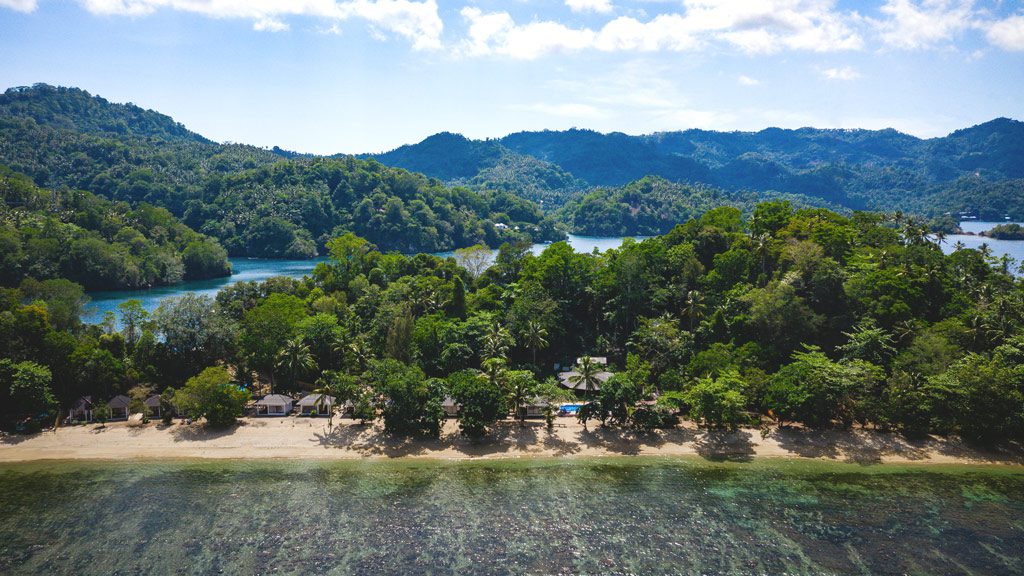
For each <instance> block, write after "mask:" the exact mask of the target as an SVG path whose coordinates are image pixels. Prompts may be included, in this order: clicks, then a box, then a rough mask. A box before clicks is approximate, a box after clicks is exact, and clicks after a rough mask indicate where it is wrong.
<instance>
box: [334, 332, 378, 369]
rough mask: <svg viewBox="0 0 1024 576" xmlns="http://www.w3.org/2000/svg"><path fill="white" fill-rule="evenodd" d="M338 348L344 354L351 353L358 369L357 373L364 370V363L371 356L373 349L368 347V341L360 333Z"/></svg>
mask: <svg viewBox="0 0 1024 576" xmlns="http://www.w3.org/2000/svg"><path fill="white" fill-rule="evenodd" d="M339 350H341V351H342V353H344V354H345V355H346V356H347V355H349V354H351V355H352V358H353V359H354V360H355V361H356V367H357V368H358V369H359V370H358V373H359V374H362V373H363V372H366V364H367V363H368V362H369V361H370V359H372V358H373V350H372V349H371V348H370V343H369V342H367V341H366V337H365V336H363V335H362V334H360V335H358V336H355V337H353V338H351V339H349V340H348V341H347V342H345V343H343V344H342V345H341V346H340V347H339Z"/></svg>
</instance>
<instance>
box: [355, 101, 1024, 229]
mask: <svg viewBox="0 0 1024 576" xmlns="http://www.w3.org/2000/svg"><path fill="white" fill-rule="evenodd" d="M446 151H450V152H451V153H450V154H446ZM373 157H374V158H376V159H377V160H379V161H380V162H382V163H384V164H387V165H391V166H396V167H403V168H407V169H411V170H416V171H418V172H422V173H424V174H426V175H428V176H432V177H435V178H439V179H442V180H451V179H454V178H462V179H467V178H468V179H469V180H468V181H472V178H473V177H472V176H468V175H469V174H473V173H474V171H476V173H478V174H479V173H480V172H482V171H484V170H487V169H489V168H490V167H491V166H493V165H494V164H496V163H497V162H499V161H500V160H501V159H504V158H509V157H516V158H528V159H534V160H535V161H537V162H541V163H544V164H545V166H546V167H547V168H548V169H549V170H552V171H554V170H560V171H561V172H564V173H565V174H566V175H568V176H569V177H571V178H573V179H575V180H578V181H580V182H582V186H583V187H584V188H585V187H608V186H613V187H618V186H623V185H625V184H627V183H630V182H634V181H637V180H639V179H641V178H643V177H644V176H658V177H661V178H664V179H666V180H670V181H674V182H685V183H693V184H705V185H709V186H715V187H719V188H723V189H725V190H731V191H738V190H751V191H769V190H771V191H778V192H784V193H792V194H802V195H806V196H810V197H816V198H821V199H822V200H824V201H826V202H831V203H836V204H839V205H843V206H846V207H849V208H855V209H862V208H870V209H896V208H901V209H916V210H923V211H927V212H942V211H949V210H951V209H954V208H955V209H957V210H966V211H974V212H986V213H995V212H1002V211H1006V210H1007V209H1012V210H1013V211H1014V212H1015V213H1018V214H1022V215H1024V206H1016V207H1014V206H1006V205H1004V204H999V205H998V206H986V205H985V204H984V203H983V202H981V203H975V204H974V205H971V203H970V202H960V201H959V200H958V201H956V202H952V203H949V202H948V199H947V204H948V205H947V206H945V207H943V206H932V205H930V203H929V199H931V198H933V197H937V196H941V197H943V198H946V197H948V196H949V193H948V192H949V190H950V189H953V190H955V189H956V188H957V187H958V185H956V184H955V183H956V182H957V181H958V180H960V179H962V178H980V179H982V180H984V181H985V182H989V183H992V182H1004V181H1013V180H1017V179H1021V178H1024V122H1020V121H1017V120H1012V119H1008V118H997V119H995V120H992V121H989V122H985V123H983V124H979V125H977V126H972V127H970V128H965V129H962V130H957V131H955V132H953V133H951V134H949V135H948V136H945V137H941V138H931V139H921V138H917V137H915V136H911V135H908V134H904V133H901V132H898V131H896V130H893V129H885V130H847V129H817V128H800V129H796V130H789V129H781V128H767V129H764V130H761V131H758V132H716V131H709V130H697V129H692V130H685V131H678V132H659V133H654V134H648V135H640V136H631V135H627V134H623V133H618V132H613V133H610V134H602V133H600V132H595V131H593V130H581V129H571V130H563V131H540V132H518V133H514V134H510V135H508V136H505V137H503V138H498V139H494V140H483V141H481V140H469V139H466V138H464V137H462V136H460V135H457V134H451V133H445V134H443V137H442V135H435V136H432V137H429V138H427V139H425V140H424V141H423V142H420V143H419V144H413V145H406V146H402V147H399V148H397V149H395V150H392V151H390V152H385V153H383V154H377V155H373ZM434 158H443V159H444V160H443V164H442V163H432V161H431V159H434ZM1015 186H1017V185H1016V184H1015ZM960 187H962V186H960ZM943 193H945V194H943ZM567 199H568V198H565V200H567ZM954 205H955V206H954Z"/></svg>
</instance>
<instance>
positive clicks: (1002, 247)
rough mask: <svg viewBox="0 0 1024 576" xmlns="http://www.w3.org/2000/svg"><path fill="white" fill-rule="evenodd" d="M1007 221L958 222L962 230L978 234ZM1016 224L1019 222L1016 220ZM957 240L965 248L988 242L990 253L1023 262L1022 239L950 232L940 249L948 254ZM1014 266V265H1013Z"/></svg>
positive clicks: (1023, 247) (977, 246)
mask: <svg viewBox="0 0 1024 576" xmlns="http://www.w3.org/2000/svg"><path fill="white" fill-rule="evenodd" d="M1006 223H1007V222H977V221H970V220H967V221H964V222H961V223H960V228H961V229H962V230H963V231H964V232H973V233H974V234H978V233H980V232H987V231H989V230H991V229H992V228H993V227H995V226H996V225H997V224H1006ZM1017 224H1021V223H1020V222H1017ZM957 241H959V242H961V243H963V245H964V246H966V247H967V248H974V249H977V248H980V247H981V245H982V244H988V247H989V248H991V249H992V255H993V256H996V257H1000V256H1002V255H1003V254H1006V255H1009V256H1010V257H1011V258H1013V259H1014V260H1015V261H1016V262H1017V263H1018V264H1020V263H1022V262H1024V241H1022V240H996V239H995V238H986V237H984V236H973V235H970V234H950V235H949V236H946V242H945V243H944V244H943V245H942V251H943V252H945V253H946V254H949V253H950V252H952V251H953V250H954V249H955V246H956V243H957ZM1014 268H1016V267H1014Z"/></svg>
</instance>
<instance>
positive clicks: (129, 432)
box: [0, 417, 1024, 467]
mask: <svg viewBox="0 0 1024 576" xmlns="http://www.w3.org/2000/svg"><path fill="white" fill-rule="evenodd" d="M636 456H640V457H647V456H653V457H659V456H661V457H678V456H682V457H696V458H702V459H705V460H710V461H734V462H751V461H755V460H757V461H761V460H775V459H782V460H808V461H812V460H814V461H824V462H839V463H852V464H860V465H870V464H963V465H1001V466H1014V467H1024V453H1022V452H1021V450H1020V448H1019V447H1013V448H1012V449H1010V450H1004V451H995V450H984V449H980V448H976V447H973V446H970V445H967V444H965V443H963V442H962V441H959V440H957V439H950V438H938V437H927V438H924V439H920V440H916V439H915V440H911V439H907V438H905V437H903V436H902V435H900V434H896V433H889V432H876V431H872V430H820V431H818V430H803V429H799V428H786V429H774V428H773V429H772V430H771V432H770V433H769V434H768V436H766V437H762V435H761V431H760V430H759V429H756V428H741V429H739V430H737V431H735V432H730V431H725V430H707V429H702V428H698V427H697V426H696V425H694V424H693V423H690V422H687V423H685V424H684V425H682V426H680V427H678V428H676V429H673V430H664V431H657V432H655V433H651V434H636V433H634V432H631V431H628V430H620V429H617V428H601V427H600V426H599V425H596V424H594V425H591V426H589V427H588V428H586V429H585V428H584V427H583V426H582V425H581V424H579V423H578V422H577V421H576V420H575V419H574V418H559V419H558V422H557V423H556V426H555V429H554V430H553V431H552V432H550V433H549V432H548V431H547V430H546V428H545V427H544V424H543V423H542V422H537V421H527V423H526V426H524V427H522V428H521V427H520V426H519V424H518V423H517V422H513V421H504V422H501V423H499V425H498V426H496V427H495V430H494V431H493V432H492V433H491V434H490V435H489V436H488V437H487V438H485V439H484V440H482V441H480V442H472V441H470V440H468V439H465V438H462V437H461V436H459V435H458V427H457V423H456V422H455V421H449V422H447V423H446V424H445V427H444V429H443V431H442V436H441V438H440V439H438V440H432V439H427V440H408V439H397V438H392V437H390V436H388V435H386V434H384V432H383V427H382V425H381V424H380V423H379V422H378V423H375V424H368V425H366V426H361V425H359V424H357V423H356V422H354V421H352V420H348V419H335V422H334V428H333V429H328V427H327V420H326V419H325V418H320V419H311V418H299V417H285V418H244V419H242V421H241V424H240V425H238V426H236V427H234V428H231V429H228V430H206V429H204V428H202V427H201V426H199V425H196V424H192V425H184V424H179V423H175V424H171V425H166V426H165V425H163V424H160V423H150V424H149V425H147V426H145V427H139V428H137V427H130V426H128V425H127V423H125V422H116V423H112V424H107V425H106V427H103V428H101V427H99V425H96V424H89V425H81V426H69V427H63V428H59V429H58V430H56V431H47V432H42V433H39V434H36V435H33V436H17V435H2V436H0V463H18V462H43V461H76V460H93V461H128V460H149V461H152V460H178V459H190V460H196V459H199V460H207V459H208V460H253V461H260V460H263V461H273V460H282V459H287V460H347V461H354V460H443V461H481V460H495V459H501V460H516V459H520V460H524V459H549V458H552V459H553V458H576V457H636Z"/></svg>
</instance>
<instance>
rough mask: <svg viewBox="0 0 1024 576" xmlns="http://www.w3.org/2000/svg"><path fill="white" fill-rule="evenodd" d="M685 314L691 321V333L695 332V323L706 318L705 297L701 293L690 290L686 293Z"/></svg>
mask: <svg viewBox="0 0 1024 576" xmlns="http://www.w3.org/2000/svg"><path fill="white" fill-rule="evenodd" d="M683 313H684V314H686V317H687V318H689V319H690V332H693V325H694V323H695V322H696V321H698V320H700V319H701V318H703V317H704V295H703V294H701V293H700V291H698V290H690V291H689V292H687V293H686V302H685V304H684V305H683Z"/></svg>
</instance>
